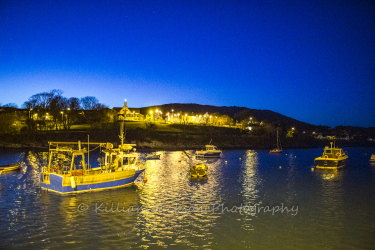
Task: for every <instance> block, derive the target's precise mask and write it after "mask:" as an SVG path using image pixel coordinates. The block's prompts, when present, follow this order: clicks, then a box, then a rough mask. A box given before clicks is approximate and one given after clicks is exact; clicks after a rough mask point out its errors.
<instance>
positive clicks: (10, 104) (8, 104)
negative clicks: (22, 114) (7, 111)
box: [0, 103, 18, 109]
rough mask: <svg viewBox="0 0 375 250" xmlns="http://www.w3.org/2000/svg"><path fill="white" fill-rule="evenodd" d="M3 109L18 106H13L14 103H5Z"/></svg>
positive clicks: (16, 106)
mask: <svg viewBox="0 0 375 250" xmlns="http://www.w3.org/2000/svg"><path fill="white" fill-rule="evenodd" d="M0 106H1V105H0ZM3 107H8V108H16V109H17V108H18V105H17V104H15V103H7V104H5V105H3Z"/></svg>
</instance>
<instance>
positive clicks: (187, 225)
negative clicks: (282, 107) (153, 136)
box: [0, 148, 375, 249]
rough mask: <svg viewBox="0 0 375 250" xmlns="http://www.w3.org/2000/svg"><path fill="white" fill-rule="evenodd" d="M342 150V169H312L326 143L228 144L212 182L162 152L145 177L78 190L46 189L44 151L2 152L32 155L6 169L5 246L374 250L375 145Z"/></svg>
mask: <svg viewBox="0 0 375 250" xmlns="http://www.w3.org/2000/svg"><path fill="white" fill-rule="evenodd" d="M344 150H345V151H346V152H347V154H348V155H349V159H348V162H347V165H346V167H345V168H343V169H341V170H339V171H332V170H331V171H327V170H326V171H323V170H315V171H312V169H311V168H312V167H313V161H314V158H315V157H317V156H319V155H321V154H322V149H298V150H284V152H283V154H281V155H271V154H269V153H268V151H260V150H230V151H224V152H223V157H222V158H221V159H216V160H204V161H203V162H205V164H206V165H207V166H208V178H207V179H204V180H191V179H189V177H188V170H189V168H190V166H191V165H192V164H194V163H198V162H199V161H196V160H195V159H193V160H190V159H189V158H188V157H187V156H186V154H185V153H183V152H181V151H175V152H172V151H167V152H161V154H162V156H161V160H157V161H149V162H147V169H146V171H145V176H146V177H147V179H148V182H147V183H146V184H143V182H142V179H143V177H144V176H143V175H142V176H140V177H139V178H138V179H137V181H136V183H135V185H134V186H132V187H128V188H120V189H113V190H106V191H100V192H91V193H83V194H75V195H59V194H56V193H52V192H47V191H44V190H41V189H40V188H39V186H40V185H39V173H40V169H41V167H42V166H43V165H44V164H45V163H46V160H47V154H46V153H36V152H31V151H30V152H21V151H12V152H9V151H0V165H4V164H8V163H12V162H17V161H24V164H23V166H22V170H21V171H19V172H12V173H8V174H1V175H0V236H1V237H0V249H8V248H21V247H31V248H52V249H53V248H73V247H74V248H81V249H87V248H121V249H124V248H125V249H126V248H151V249H153V248H156V247H158V248H160V247H161V248H162V247H165V248H168V249H171V248H172V249H176V248H179V249H181V248H182V249H192V248H199V249H201V248H206V249H229V248H232V249H243V248H250V247H253V248H260V247H262V248H273V249H275V248H277V249H280V248H285V249H290V248H294V249H295V248H298V249H301V248H303V249H317V248H325V249H326V248H340V249H341V248H351V249H363V248H367V249H370V248H371V249H373V248H374V244H375V212H374V211H375V165H372V164H371V163H370V161H369V159H370V156H371V154H373V153H375V148H344ZM187 153H188V155H192V154H193V152H192V151H187ZM98 157H99V155H97V154H91V153H90V163H91V164H95V163H96V159H97V158H98Z"/></svg>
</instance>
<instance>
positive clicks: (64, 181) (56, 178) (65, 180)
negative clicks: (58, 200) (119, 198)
mask: <svg viewBox="0 0 375 250" xmlns="http://www.w3.org/2000/svg"><path fill="white" fill-rule="evenodd" d="M143 171H144V170H139V171H138V170H137V171H135V172H134V174H133V175H131V176H129V175H127V176H124V177H123V178H121V176H120V177H119V176H116V174H112V176H113V180H108V178H107V181H103V182H95V183H89V182H90V181H87V180H84V178H86V179H88V178H90V176H86V177H83V176H78V177H73V178H75V181H74V184H73V183H72V181H71V178H72V176H64V175H60V174H55V173H50V174H49V181H48V182H46V181H45V180H44V178H45V176H43V175H45V174H43V173H41V174H40V182H41V188H42V189H46V190H48V191H54V192H57V193H61V194H68V193H80V192H89V191H100V190H105V189H112V188H119V187H124V186H129V185H131V184H132V183H134V181H135V180H136V179H137V177H138V176H139V175H140V174H141V173H142V172H143ZM98 175H100V174H98ZM103 175H111V173H108V174H103ZM93 176H95V175H93ZM106 177H108V176H106ZM109 177H110V176H109ZM91 179H92V178H91ZM91 182H92V181H91Z"/></svg>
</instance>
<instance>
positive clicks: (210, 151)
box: [195, 145, 221, 158]
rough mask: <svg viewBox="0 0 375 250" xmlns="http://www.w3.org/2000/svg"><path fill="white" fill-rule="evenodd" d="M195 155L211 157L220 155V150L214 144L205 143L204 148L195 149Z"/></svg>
mask: <svg viewBox="0 0 375 250" xmlns="http://www.w3.org/2000/svg"><path fill="white" fill-rule="evenodd" d="M195 156H196V157H197V158H212V157H220V156H221V150H219V149H218V148H217V147H216V146H214V145H206V150H203V149H202V150H201V151H196V152H195Z"/></svg>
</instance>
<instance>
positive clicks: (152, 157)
mask: <svg viewBox="0 0 375 250" xmlns="http://www.w3.org/2000/svg"><path fill="white" fill-rule="evenodd" d="M146 160H160V155H150V156H146Z"/></svg>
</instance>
